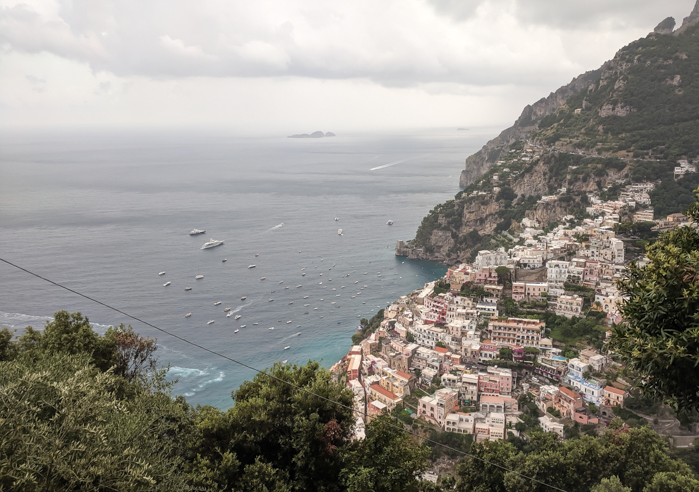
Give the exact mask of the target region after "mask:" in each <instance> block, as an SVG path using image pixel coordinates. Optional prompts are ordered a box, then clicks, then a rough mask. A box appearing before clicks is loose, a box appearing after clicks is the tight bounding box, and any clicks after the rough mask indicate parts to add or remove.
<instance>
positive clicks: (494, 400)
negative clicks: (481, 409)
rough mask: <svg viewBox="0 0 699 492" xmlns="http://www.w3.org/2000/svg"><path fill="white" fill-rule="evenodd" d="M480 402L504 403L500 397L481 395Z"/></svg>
mask: <svg viewBox="0 0 699 492" xmlns="http://www.w3.org/2000/svg"><path fill="white" fill-rule="evenodd" d="M481 401H484V402H491V403H505V399H504V398H502V397H500V396H491V395H483V396H481Z"/></svg>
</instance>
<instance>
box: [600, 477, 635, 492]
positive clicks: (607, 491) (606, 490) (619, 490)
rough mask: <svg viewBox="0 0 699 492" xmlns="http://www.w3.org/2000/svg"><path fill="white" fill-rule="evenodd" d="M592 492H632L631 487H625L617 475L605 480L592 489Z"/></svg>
mask: <svg viewBox="0 0 699 492" xmlns="http://www.w3.org/2000/svg"><path fill="white" fill-rule="evenodd" d="M590 492H631V489H630V488H629V487H624V485H623V484H622V483H621V480H619V477H617V476H616V475H613V476H611V477H610V478H603V479H602V481H601V482H600V483H599V484H597V485H595V486H594V487H592V488H591V489H590Z"/></svg>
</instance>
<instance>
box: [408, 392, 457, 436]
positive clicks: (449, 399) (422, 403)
mask: <svg viewBox="0 0 699 492" xmlns="http://www.w3.org/2000/svg"><path fill="white" fill-rule="evenodd" d="M458 405H459V393H458V391H456V390H453V389H449V388H442V389H439V390H437V391H435V392H434V395H432V396H423V397H422V398H420V400H419V401H418V415H419V416H420V417H421V418H422V417H424V418H425V419H427V420H430V421H432V422H434V423H436V424H437V425H438V426H439V427H444V422H445V420H446V417H447V415H448V414H450V413H453V412H454V410H456V409H457V408H458Z"/></svg>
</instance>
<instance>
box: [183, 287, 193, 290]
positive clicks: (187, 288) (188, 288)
mask: <svg viewBox="0 0 699 492" xmlns="http://www.w3.org/2000/svg"><path fill="white" fill-rule="evenodd" d="M184 290H192V288H191V287H185V288H184Z"/></svg>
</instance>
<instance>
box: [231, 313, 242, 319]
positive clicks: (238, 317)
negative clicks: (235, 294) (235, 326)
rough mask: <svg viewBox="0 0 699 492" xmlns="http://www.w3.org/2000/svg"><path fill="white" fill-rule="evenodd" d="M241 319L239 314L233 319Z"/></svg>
mask: <svg viewBox="0 0 699 492" xmlns="http://www.w3.org/2000/svg"><path fill="white" fill-rule="evenodd" d="M240 318H242V316H241V315H239V314H236V315H235V318H233V319H240Z"/></svg>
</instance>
